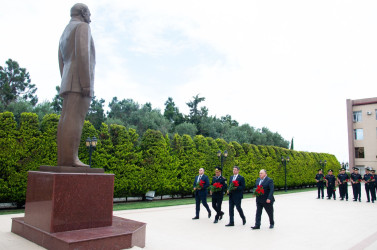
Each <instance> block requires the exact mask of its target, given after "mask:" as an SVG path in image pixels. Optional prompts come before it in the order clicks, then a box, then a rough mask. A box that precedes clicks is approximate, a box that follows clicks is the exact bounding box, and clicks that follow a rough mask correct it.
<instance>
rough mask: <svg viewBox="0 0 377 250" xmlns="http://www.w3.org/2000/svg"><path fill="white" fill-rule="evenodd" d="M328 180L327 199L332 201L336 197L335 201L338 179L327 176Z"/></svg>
mask: <svg viewBox="0 0 377 250" xmlns="http://www.w3.org/2000/svg"><path fill="white" fill-rule="evenodd" d="M326 180H327V199H331V197H332V196H333V197H334V200H336V195H335V181H336V178H335V176H334V175H329V174H328V175H326Z"/></svg>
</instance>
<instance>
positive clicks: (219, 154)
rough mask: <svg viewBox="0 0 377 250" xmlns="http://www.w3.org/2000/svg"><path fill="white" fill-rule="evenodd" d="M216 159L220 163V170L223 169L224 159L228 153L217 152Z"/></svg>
mask: <svg viewBox="0 0 377 250" xmlns="http://www.w3.org/2000/svg"><path fill="white" fill-rule="evenodd" d="M217 157H219V159H220V163H221V168H223V166H224V161H225V159H226V158H227V157H228V151H226V150H225V151H224V154H222V153H221V151H220V150H219V151H217Z"/></svg>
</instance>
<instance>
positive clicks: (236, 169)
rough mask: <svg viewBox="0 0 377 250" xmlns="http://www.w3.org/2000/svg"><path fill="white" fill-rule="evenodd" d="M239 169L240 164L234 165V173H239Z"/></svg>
mask: <svg viewBox="0 0 377 250" xmlns="http://www.w3.org/2000/svg"><path fill="white" fill-rule="evenodd" d="M239 171H240V168H239V167H238V166H234V167H233V175H238V172H239Z"/></svg>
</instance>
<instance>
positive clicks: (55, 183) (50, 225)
mask: <svg viewBox="0 0 377 250" xmlns="http://www.w3.org/2000/svg"><path fill="white" fill-rule="evenodd" d="M113 192H114V175H113V174H104V173H62V172H36V171H35V172H33V171H30V172H29V174H28V186H27V192H26V205H25V217H23V218H13V219H12V220H13V222H12V232H13V233H16V234H18V235H20V236H22V237H24V238H26V239H28V240H30V241H32V242H34V243H36V244H38V245H40V246H42V247H45V248H47V249H58V250H60V249H125V248H131V247H133V246H138V247H144V246H145V232H146V224H145V223H142V222H137V221H132V220H127V219H123V218H119V217H115V216H113V214H112V213H113Z"/></svg>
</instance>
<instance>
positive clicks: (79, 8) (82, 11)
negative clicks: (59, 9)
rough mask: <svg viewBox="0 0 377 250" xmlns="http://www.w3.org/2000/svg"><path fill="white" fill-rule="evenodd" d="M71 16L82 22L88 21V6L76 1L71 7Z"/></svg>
mask: <svg viewBox="0 0 377 250" xmlns="http://www.w3.org/2000/svg"><path fill="white" fill-rule="evenodd" d="M71 17H77V18H79V19H81V20H82V21H83V22H86V23H90V22H91V20H90V11H89V8H88V6H86V5H85V4H83V3H76V4H75V5H73V7H72V8H71Z"/></svg>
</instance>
